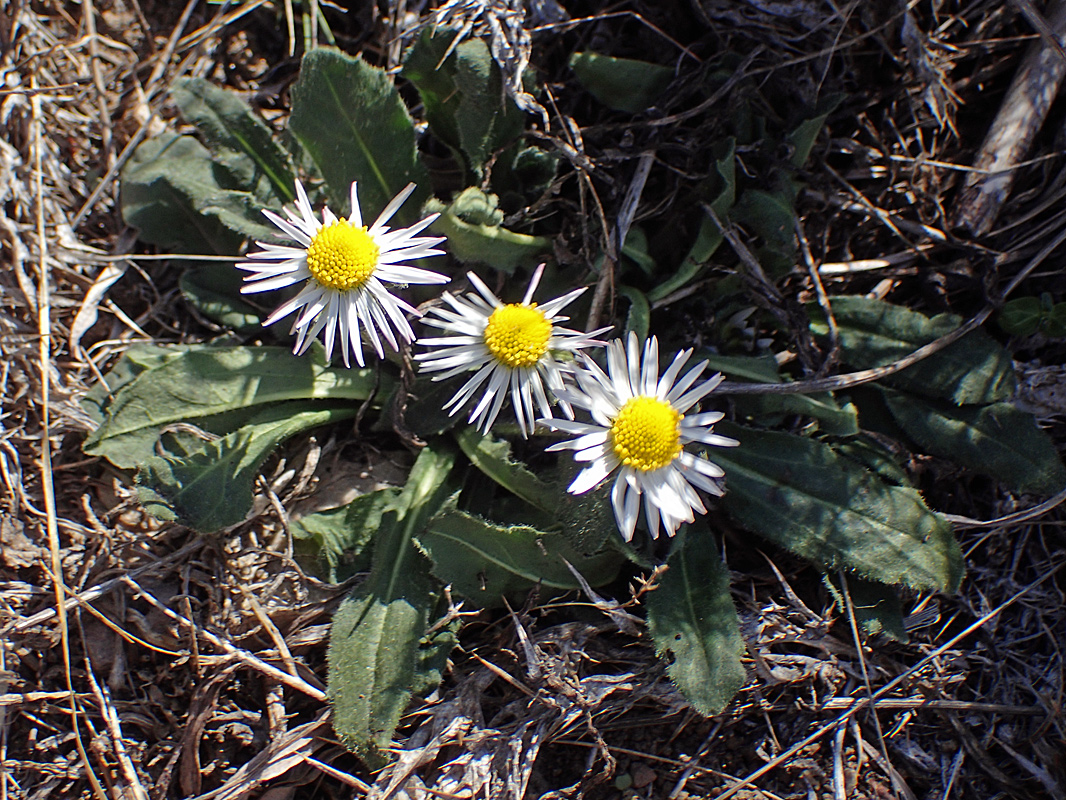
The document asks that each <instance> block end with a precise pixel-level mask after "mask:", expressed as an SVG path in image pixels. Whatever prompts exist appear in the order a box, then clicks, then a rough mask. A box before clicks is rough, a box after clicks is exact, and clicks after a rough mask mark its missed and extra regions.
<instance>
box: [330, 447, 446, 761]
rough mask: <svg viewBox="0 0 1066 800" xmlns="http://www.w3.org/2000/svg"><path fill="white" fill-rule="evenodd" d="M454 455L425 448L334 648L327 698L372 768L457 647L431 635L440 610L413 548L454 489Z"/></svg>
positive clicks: (345, 611) (337, 724)
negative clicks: (415, 695)
mask: <svg viewBox="0 0 1066 800" xmlns="http://www.w3.org/2000/svg"><path fill="white" fill-rule="evenodd" d="M454 464H455V454H454V453H452V452H451V451H450V450H448V449H447V448H444V447H438V446H431V447H427V448H425V449H424V450H423V451H422V452H421V453H420V454H419V456H418V459H417V460H416V461H415V465H414V467H413V468H412V470H411V474H410V477H409V478H408V480H407V484H406V485H405V486H404V489H403V491H402V492H400V494H399V495H398V496H397V497H396V498H395V501H394V502H393V503H392V504H390V505H389V506H388V507H387V508H386V509H385V510H384V511H383V512H382V513H381V516H380V523H379V527H378V529H377V532H376V535H375V537H374V557H373V566H372V568H371V573H370V577H369V578H367V580H366V581H365V582H363V583H362V584H360V585H359V587H358V588H356V589H355V591H353V592H352V594H351V595H350V596H349V597H348V598H347V599H346V600H345V601H344V602H343V603H342V604H341V607H340V608H339V609H338V611H337V614H336V616H334V618H333V626H332V629H331V633H330V641H329V683H328V694H329V698H330V701H331V702H332V703H333V714H334V717H333V727H334V729H335V730H336V731H337V733H338V734H339V735H340V737H341V738H342V739H343V740H344V742H345V744H347V745H348V746H349V747H351V748H352V749H353V750H355V751H356V752H358V753H360V754H361V755H362V756H363V757H364V758H367V759H368V760H370V762H371V763H372V764H375V763H376V764H381V763H383V761H384V755H383V751H384V750H385V748H387V747H388V745H389V742H390V741H391V740H392V734H393V731H394V730H395V729H396V725H397V723H398V722H399V720H400V714H401V713H403V709H404V707H405V706H406V705H407V702H408V700H409V699H410V697H411V694H412V693H414V692H418V691H421V690H423V689H427V688H430V687H432V686H435V685H436V684H437V683H439V682H440V669H441V666H442V659H443V658H445V657H446V656H447V654H448V652H449V651H450V650H451V648H452V647H453V646H454V641H455V640H454V637H453V635H452V633H451V631H450V630H449V629H447V628H445V629H443V630H442V631H440V632H438V633H436V634H434V635H431V636H428V637H427V630H428V628H429V624H430V621H431V615H432V614H433V613H434V611H435V609H436V608H437V605H438V597H437V584H436V583H435V582H434V581H433V579H432V577H431V575H430V564H429V562H428V561H427V560H426V559H425V558H424V557H423V556H422V555H421V554H420V553H419V552H418V550H417V549H416V548H415V546H414V540H415V538H416V537H418V536H420V535H422V533H423V532H424V530H425V527H426V524H427V522H428V521H429V519H430V517H431V516H432V515H433V513H434V512H435V511H436V510H437V509H439V508H440V507H441V506H442V505H443V504H444V502H445V500H446V499H447V498H448V496H449V495H450V494H451V493H452V491H453V490H454V489H453V487H452V486H451V484H450V482H449V480H448V476H449V474H450V473H451V471H452V467H453V466H454Z"/></svg>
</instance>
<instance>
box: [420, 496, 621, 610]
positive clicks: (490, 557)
mask: <svg viewBox="0 0 1066 800" xmlns="http://www.w3.org/2000/svg"><path fill="white" fill-rule="evenodd" d="M418 542H419V544H420V545H421V546H422V549H423V550H424V551H425V552H426V554H427V555H428V556H429V557H430V559H431V560H432V561H433V574H434V575H436V576H437V577H438V578H439V579H440V580H441V581H443V582H444V583H447V584H451V585H452V587H453V589H454V590H455V591H457V592H459V594H461V595H462V596H463V597H466V598H469V599H470V600H473V601H475V602H477V603H478V605H480V606H490V607H491V606H497V605H500V603H501V599H502V598H503V597H505V596H508V595H512V596H513V595H514V594H515V593H516V592H528V591H529V590H530V589H531V588H533V587H534V586H538V585H540V586H543V587H546V588H547V589H554V590H559V591H567V590H570V589H578V588H580V584H579V583H578V582H577V579H576V578H574V576H573V574H572V573H571V572H570V570H569V569H567V567H566V564H565V563H564V559H565V560H566V561H569V562H570V564H571V565H573V567H574V568H575V569H577V571H578V572H579V573H581V575H582V576H583V577H584V578H585V580H587V581H588V582H589V584H590V585H592V586H600V585H602V584H604V583H607V582H608V581H610V580H612V579H613V578H614V577H615V575H617V574H618V570H619V568H620V567H621V566H622V564H623V563H624V561H625V559H624V558H623V557H622V555H621V554H620V553H619V552H618V551H617V550H608V551H606V552H603V553H599V554H596V555H592V556H586V555H584V554H582V553H580V552H578V551H577V550H576V549H575V548H574V547H573V545H571V544H570V542H569V541H568V540H567V538H566V537H565V536H563V535H562V534H560V533H546V532H544V531H539V530H537V529H535V528H531V527H529V526H528V525H499V524H496V523H493V522H490V521H488V520H484V519H481V518H480V517H476V516H473V515H471V514H467V513H465V512H463V511H457V510H455V509H449V510H446V511H444V512H443V513H441V514H438V515H437V516H436V517H434V518H433V519H432V520H430V522H429V525H428V526H427V528H426V530H425V532H424V533H422V534H421V535H420V536H419V537H418Z"/></svg>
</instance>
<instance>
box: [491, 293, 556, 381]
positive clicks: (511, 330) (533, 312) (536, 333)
mask: <svg viewBox="0 0 1066 800" xmlns="http://www.w3.org/2000/svg"><path fill="white" fill-rule="evenodd" d="M551 336H552V324H551V323H550V322H549V321H548V320H547V319H546V318H545V316H544V314H543V313H541V312H540V311H538V310H537V304H536V303H532V304H530V305H524V304H522V303H511V304H510V305H508V306H500V307H499V308H497V309H496V310H495V311H493V312H492V314H491V315H490V316H489V321H488V323H486V325H485V333H484V337H485V346H486V347H487V348H489V352H490V353H492V355H493V357H494V358H495V359H496V360H497V361H499V362H500V363H501V364H504V365H506V366H508V367H511V368H512V369H514V368H517V367H532V366H533V365H534V364H536V363H537V362H538V361H540V359H541V356H543V355H544V354H545V353H546V352H548V342H549V341H550V340H551Z"/></svg>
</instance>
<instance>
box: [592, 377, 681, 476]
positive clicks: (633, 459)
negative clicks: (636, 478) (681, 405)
mask: <svg viewBox="0 0 1066 800" xmlns="http://www.w3.org/2000/svg"><path fill="white" fill-rule="evenodd" d="M682 419H684V415H683V414H679V413H678V412H677V411H675V410H674V408H673V406H671V405H670V404H669V403H665V402H663V401H662V400H658V399H656V398H654V397H648V396H647V395H640V396H639V397H634V398H632V399H631V400H629V401H627V402H626V404H625V405H624V406H622V409H621V410H620V411H619V412H618V416H616V417H615V418H614V422H612V423H611V431H610V434H611V435H610V439H611V447H613V448H614V454H615V455H616V456H618V460H619V461H621V462H622V463H623V464H625V465H627V466H630V467H633V468H634V469H639V470H641V471H643V472H649V471H651V470H653V469H659V468H661V467H665V466H666V465H667V464H669V463H670V462H671V461H673V460H674V459H675V458H677V457H678V456H679V455H681V420H682Z"/></svg>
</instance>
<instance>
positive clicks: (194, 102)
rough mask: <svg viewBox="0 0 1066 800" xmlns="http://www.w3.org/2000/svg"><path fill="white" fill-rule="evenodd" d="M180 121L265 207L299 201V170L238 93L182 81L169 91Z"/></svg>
mask: <svg viewBox="0 0 1066 800" xmlns="http://www.w3.org/2000/svg"><path fill="white" fill-rule="evenodd" d="M171 94H172V96H173V97H174V101H175V102H176V103H177V105H178V108H179V109H180V110H181V113H182V116H184V117H185V119H187V120H188V121H189V122H191V123H192V124H193V125H195V126H196V129H197V130H198V131H200V133H201V134H202V135H203V137H204V140H205V142H206V144H207V147H208V149H209V150H210V151H211V155H212V158H213V160H214V162H215V164H216V165H218V166H220V167H221V168H222V169H224V170H226V171H227V172H228V173H229V174H230V175H231V176H232V177H233V180H234V184H233V185H232V186H230V187H229V188H232V189H243V190H246V191H251V192H252V194H254V195H255V197H256V199H257V200H258V201H259V202H260V203H263V204H270V203H272V202H277V203H289V202H292V201H293V200H294V199H295V192H294V190H293V185H294V179H295V169H294V168H293V165H292V161H291V159H290V158H289V154H288V153H287V152H286V151H285V149H284V148H283V147H281V146H280V145H279V144H278V143H277V141H275V139H274V136H273V134H272V133H271V131H270V128H268V127H267V126H266V124H265V123H264V122H263V121H262V120H261V119H260V118H259V117H258V116H256V115H255V114H253V113H252V110H251V109H250V108H249V106H248V104H247V103H246V102H245V101H244V100H242V99H241V98H240V97H238V96H237V94H236V93H235V92H230V91H226V90H225V89H220V88H219V87H217V86H214V85H212V84H211V83H209V82H208V81H206V80H204V79H203V78H184V79H181V80H179V81H177V82H176V83H175V85H174V88H173V89H172V90H171Z"/></svg>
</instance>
